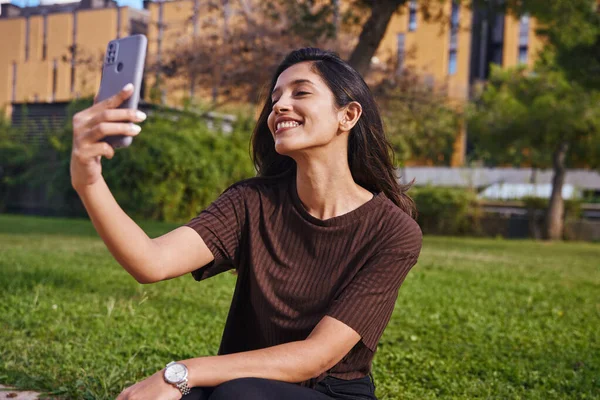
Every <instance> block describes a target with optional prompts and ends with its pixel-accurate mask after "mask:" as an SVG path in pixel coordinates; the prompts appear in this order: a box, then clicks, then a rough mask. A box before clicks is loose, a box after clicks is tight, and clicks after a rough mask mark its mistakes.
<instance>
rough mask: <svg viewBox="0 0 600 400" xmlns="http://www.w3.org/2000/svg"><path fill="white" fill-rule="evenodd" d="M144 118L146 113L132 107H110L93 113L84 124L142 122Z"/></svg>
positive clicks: (89, 125)
mask: <svg viewBox="0 0 600 400" xmlns="http://www.w3.org/2000/svg"><path fill="white" fill-rule="evenodd" d="M145 119H146V114H144V113H143V112H141V111H138V110H136V109H133V108H127V109H125V108H111V109H107V110H104V111H101V112H99V113H98V114H96V115H94V116H93V117H92V118H90V119H89V120H88V121H87V122H86V125H87V126H88V127H90V128H91V127H93V126H95V125H98V124H99V123H101V122H125V121H131V122H142V121H143V120H145Z"/></svg>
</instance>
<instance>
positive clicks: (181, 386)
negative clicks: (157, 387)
mask: <svg viewBox="0 0 600 400" xmlns="http://www.w3.org/2000/svg"><path fill="white" fill-rule="evenodd" d="M175 386H176V387H177V389H179V391H180V392H181V394H183V395H184V396H187V395H188V394H190V387H189V386H188V384H187V379H186V380H185V381H183V382H179V383H178V384H176V385H175Z"/></svg>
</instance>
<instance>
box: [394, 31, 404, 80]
mask: <svg viewBox="0 0 600 400" xmlns="http://www.w3.org/2000/svg"><path fill="white" fill-rule="evenodd" d="M396 40H397V42H398V43H397V46H398V49H397V50H398V56H397V57H398V59H397V62H398V69H397V70H396V71H397V73H400V72H402V70H403V69H404V53H405V43H406V37H405V35H404V34H403V33H399V34H398V36H396Z"/></svg>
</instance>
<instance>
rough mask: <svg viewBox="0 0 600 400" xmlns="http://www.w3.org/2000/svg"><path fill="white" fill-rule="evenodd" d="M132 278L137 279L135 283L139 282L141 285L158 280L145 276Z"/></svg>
mask: <svg viewBox="0 0 600 400" xmlns="http://www.w3.org/2000/svg"><path fill="white" fill-rule="evenodd" d="M134 278H135V280H136V281H137V283H141V284H142V285H147V284H149V283H155V282H158V281H159V280H157V279H152V278H150V277H147V276H134Z"/></svg>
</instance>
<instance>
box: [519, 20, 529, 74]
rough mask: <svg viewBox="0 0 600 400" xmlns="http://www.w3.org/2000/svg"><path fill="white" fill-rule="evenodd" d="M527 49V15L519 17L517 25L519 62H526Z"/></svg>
mask: <svg viewBox="0 0 600 400" xmlns="http://www.w3.org/2000/svg"><path fill="white" fill-rule="evenodd" d="M528 50H529V15H527V14H525V15H523V16H522V17H521V21H520V27H519V64H527V53H528Z"/></svg>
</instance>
